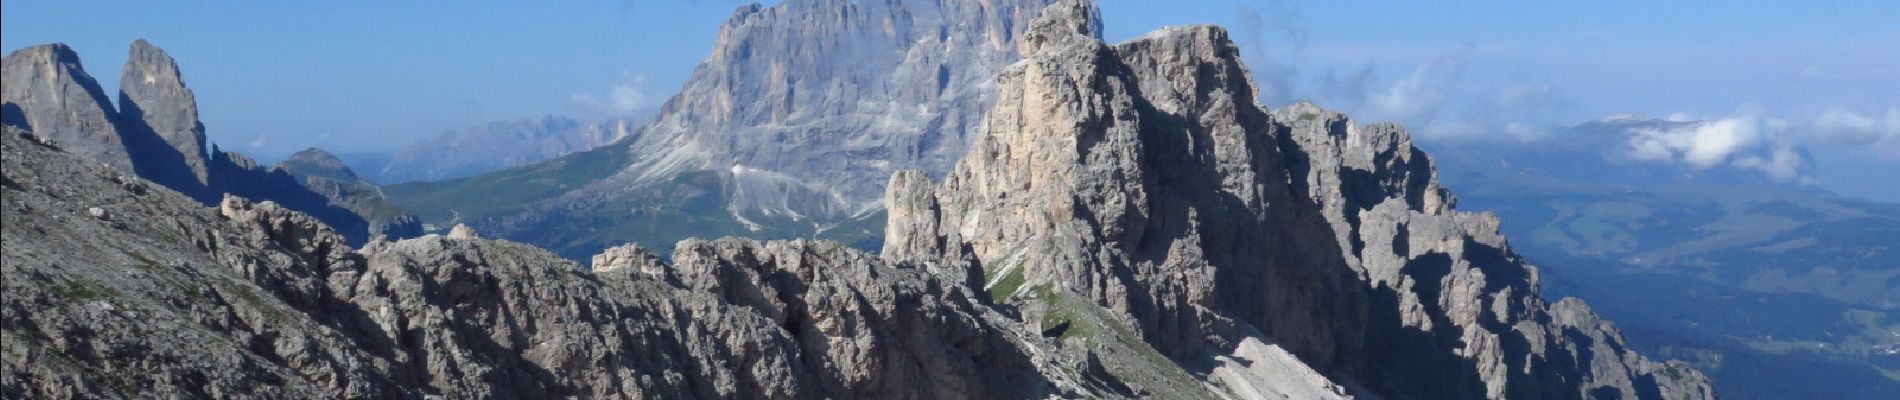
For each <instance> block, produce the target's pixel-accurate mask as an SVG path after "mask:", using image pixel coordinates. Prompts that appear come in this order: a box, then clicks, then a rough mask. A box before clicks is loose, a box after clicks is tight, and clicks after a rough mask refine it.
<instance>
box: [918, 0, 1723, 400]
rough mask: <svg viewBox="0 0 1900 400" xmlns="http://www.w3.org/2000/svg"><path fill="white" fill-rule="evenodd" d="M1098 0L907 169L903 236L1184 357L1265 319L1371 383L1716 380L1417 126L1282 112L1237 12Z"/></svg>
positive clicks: (1555, 394) (1201, 354) (1408, 388)
mask: <svg viewBox="0 0 1900 400" xmlns="http://www.w3.org/2000/svg"><path fill="white" fill-rule="evenodd" d="M1095 15H1096V12H1095V10H1094V8H1093V6H1092V5H1089V4H1087V3H1086V2H1063V3H1059V4H1058V5H1057V6H1054V7H1053V8H1052V9H1051V11H1049V12H1048V13H1047V14H1045V15H1044V18H1045V20H1038V21H1037V22H1036V24H1035V25H1033V26H1032V28H1031V30H1030V31H1029V33H1027V34H1026V35H1025V40H1024V46H1023V50H1024V53H1025V54H1024V56H1025V58H1026V59H1025V61H1024V62H1022V63H1019V64H1017V65H1016V66H1013V67H1011V68H1010V69H1008V70H1006V71H1005V72H1004V74H1003V77H1002V78H1001V82H1002V91H1001V93H1000V94H999V98H1000V99H999V101H998V103H997V105H996V107H995V108H993V109H992V110H991V111H990V113H989V118H990V119H989V121H988V123H987V125H986V126H987V133H986V134H985V135H984V136H982V137H980V138H979V139H978V142H977V143H976V144H975V145H974V146H973V149H972V150H971V153H970V154H969V155H967V156H966V158H965V159H964V161H963V162H962V164H961V165H959V167H958V169H957V170H956V171H955V172H952V173H951V174H950V175H949V176H947V177H946V178H945V179H944V182H943V183H942V185H941V187H938V188H935V189H931V188H930V185H928V184H927V183H920V182H916V180H918V179H922V175H918V174H907V175H899V176H898V177H897V178H894V180H893V182H892V184H891V187H893V188H894V189H893V194H891V198H893V199H897V200H894V201H893V204H891V205H890V206H889V209H890V210H891V211H890V215H891V216H892V217H891V222H890V223H889V224H888V226H889V227H890V229H891V230H890V231H888V233H887V240H886V248H885V255H886V256H887V257H891V258H894V259H921V260H931V259H948V260H963V261H962V262H961V264H962V265H970V266H972V268H976V269H978V271H975V272H967V274H977V273H981V274H982V275H983V276H984V287H985V289H986V290H988V291H990V292H991V293H992V294H993V295H994V296H996V297H997V298H999V299H1010V301H1011V302H1014V303H1018V304H1021V305H1023V306H1024V308H1025V309H1026V310H1028V312H1027V313H1028V314H1027V315H1029V317H1028V320H1031V321H1033V320H1036V319H1037V317H1036V316H1034V314H1036V313H1038V312H1039V311H1038V309H1041V310H1042V311H1040V313H1042V314H1043V317H1041V318H1040V319H1041V320H1042V324H1043V326H1044V327H1045V328H1047V327H1048V326H1049V324H1051V323H1052V322H1053V323H1054V324H1056V325H1058V326H1061V325H1064V324H1071V323H1073V321H1067V320H1065V319H1063V318H1062V315H1063V314H1066V313H1072V312H1073V311H1071V310H1064V309H1063V307H1059V306H1056V305H1059V304H1062V303H1064V301H1063V299H1064V298H1065V297H1068V296H1074V297H1080V298H1081V299H1084V300H1086V301H1087V303H1089V304H1088V305H1093V306H1099V307H1101V308H1103V309H1106V310H1107V311H1108V312H1109V314H1110V315H1112V316H1113V317H1114V318H1111V319H1110V321H1108V322H1106V324H1125V326H1126V327H1127V328H1129V329H1130V331H1131V333H1133V334H1134V335H1136V336H1138V337H1139V338H1141V340H1142V341H1145V342H1147V343H1149V344H1151V345H1153V346H1154V348H1155V349H1156V350H1159V351H1160V352H1161V353H1162V354H1165V355H1167V356H1169V357H1170V358H1172V359H1174V360H1176V361H1178V362H1181V363H1182V364H1183V365H1201V364H1205V363H1206V360H1208V359H1209V358H1210V357H1211V358H1215V359H1218V357H1220V355H1221V354H1223V353H1226V352H1230V351H1233V350H1234V349H1236V348H1238V347H1239V346H1238V344H1239V343H1241V342H1243V341H1244V339H1245V338H1247V336H1248V335H1249V334H1250V333H1251V332H1254V331H1257V332H1259V333H1260V334H1263V335H1264V337H1265V338H1268V339H1271V343H1275V345H1277V346H1283V347H1284V348H1285V349H1286V350H1288V351H1290V352H1291V353H1292V354H1295V355H1297V356H1298V357H1299V359H1300V360H1302V361H1303V362H1305V363H1306V364H1308V365H1311V366H1313V367H1314V368H1316V369H1318V370H1319V371H1322V372H1325V373H1326V374H1327V375H1328V376H1330V377H1333V378H1335V379H1336V380H1337V381H1338V382H1339V383H1340V384H1342V385H1344V386H1348V387H1363V388H1365V389H1364V390H1365V391H1368V392H1371V393H1383V394H1387V395H1398V394H1405V395H1411V396H1419V397H1425V398H1438V397H1445V398H1527V397H1534V398H1594V397H1597V396H1601V395H1604V394H1610V395H1611V396H1610V397H1625V396H1628V397H1657V396H1663V397H1671V398H1685V397H1687V398H1693V397H1708V396H1712V395H1713V393H1712V391H1711V390H1709V388H1708V383H1707V380H1706V378H1703V377H1702V376H1701V375H1700V374H1699V373H1696V372H1695V371H1694V370H1693V369H1691V368H1688V367H1686V366H1684V365H1681V364H1679V363H1669V364H1666V363H1658V362H1652V361H1649V360H1647V359H1645V358H1644V357H1642V356H1640V355H1637V354H1634V353H1632V352H1629V351H1627V350H1624V346H1623V345H1622V344H1621V343H1620V342H1621V341H1622V339H1621V337H1620V336H1619V335H1618V334H1617V333H1616V332H1615V330H1614V328H1613V327H1610V326H1609V325H1608V324H1602V323H1599V322H1598V321H1597V320H1596V318H1595V317H1594V315H1589V316H1587V317H1586V316H1585V315H1588V311H1587V308H1584V307H1582V306H1581V302H1577V301H1574V300H1566V301H1565V302H1560V303H1559V304H1558V305H1557V306H1549V305H1546V304H1544V303H1543V301H1542V300H1541V296H1540V295H1538V294H1537V292H1536V291H1537V289H1536V288H1537V278H1536V270H1535V269H1534V268H1532V267H1531V266H1529V265H1528V263H1526V262H1525V261H1524V260H1523V259H1522V258H1521V257H1518V256H1517V255H1516V254H1514V253H1512V252H1511V251H1510V249H1509V247H1508V246H1507V245H1505V243H1504V239H1503V237H1502V236H1501V235H1499V234H1498V233H1497V221H1496V219H1495V218H1494V217H1491V216H1489V215H1484V214H1470V213H1460V212H1456V211H1454V209H1453V208H1452V207H1453V204H1454V201H1453V200H1452V197H1451V195H1450V193H1449V192H1448V191H1446V190H1444V189H1442V188H1440V187H1438V186H1437V183H1436V177H1435V176H1434V174H1433V171H1432V166H1431V161H1430V159H1429V158H1428V157H1426V156H1425V155H1424V154H1423V152H1421V151H1419V150H1418V149H1416V148H1415V147H1413V146H1412V145H1411V143H1410V140H1409V138H1408V137H1407V136H1406V135H1405V133H1404V132H1403V130H1402V129H1400V128H1398V127H1397V126H1395V125H1390V124H1381V125H1372V126H1357V125H1354V124H1353V123H1352V122H1351V121H1350V120H1349V119H1346V118H1345V117H1344V116H1342V115H1339V114H1337V113H1331V112H1327V111H1324V110H1321V109H1318V108H1317V107H1315V106H1313V105H1311V104H1304V103H1302V104H1297V105H1293V106H1291V107H1287V108H1283V109H1280V110H1277V111H1275V112H1274V113H1272V114H1268V113H1267V112H1266V111H1265V110H1264V109H1263V108H1261V107H1260V106H1257V105H1255V104H1253V100H1252V99H1253V98H1254V96H1252V95H1251V93H1252V90H1253V88H1252V84H1251V82H1250V81H1248V78H1247V77H1246V73H1245V70H1244V68H1241V67H1240V65H1239V62H1238V57H1237V55H1236V54H1235V49H1234V46H1233V44H1232V43H1231V42H1230V41H1229V40H1228V39H1227V36H1226V33H1225V32H1224V31H1223V30H1221V29H1219V28H1216V27H1206V26H1198V27H1181V28H1168V29H1163V30H1161V31H1158V32H1155V33H1152V34H1149V35H1146V36H1143V37H1141V38H1137V39H1134V40H1132V41H1129V42H1127V43H1123V44H1119V45H1115V46H1107V45H1104V44H1102V43H1101V42H1100V40H1099V39H1098V37H1097V36H1098V35H1099V33H1098V32H1100V28H1099V24H1100V23H1099V21H1098V20H1097V19H1096V17H1095ZM899 189H902V190H906V191H908V192H904V193H899V192H897V190H899ZM900 200H901V201H900ZM1328 238H1330V240H1327V239H1328ZM972 261H973V262H972ZM952 274H953V275H956V274H966V273H964V272H953V273H952ZM1050 315H1055V316H1056V317H1054V318H1051V317H1049V316H1050ZM1553 315H1560V316H1564V317H1566V318H1555V319H1554V320H1553V317H1552V316H1553ZM1064 329H1071V330H1072V329H1077V328H1076V327H1075V326H1072V325H1071V326H1066V327H1065V328H1064ZM1098 329H1099V328H1098ZM1098 331H1112V329H1099V330H1098ZM1216 377H1217V378H1218V377H1221V375H1216ZM1242 381H1246V380H1245V379H1242ZM1226 386H1228V387H1233V386H1234V385H1226Z"/></svg>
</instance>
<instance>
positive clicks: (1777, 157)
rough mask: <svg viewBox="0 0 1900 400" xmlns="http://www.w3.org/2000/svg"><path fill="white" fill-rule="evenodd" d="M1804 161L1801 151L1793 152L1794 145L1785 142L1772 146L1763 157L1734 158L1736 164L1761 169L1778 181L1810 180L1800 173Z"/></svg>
mask: <svg viewBox="0 0 1900 400" xmlns="http://www.w3.org/2000/svg"><path fill="white" fill-rule="evenodd" d="M1805 163H1806V161H1805V160H1804V158H1803V157H1802V156H1801V153H1797V152H1795V150H1794V146H1790V145H1787V144H1780V145H1776V146H1774V150H1773V151H1771V152H1769V154H1768V156H1767V157H1765V158H1764V157H1761V156H1745V157H1742V158H1740V159H1738V160H1735V165H1737V166H1741V167H1746V168H1754V169H1758V170H1761V171H1762V172H1763V173H1766V174H1768V177H1770V178H1774V179H1775V180H1778V181H1804V182H1806V181H1810V178H1809V177H1806V176H1802V175H1801V167H1802V166H1803V164H1805Z"/></svg>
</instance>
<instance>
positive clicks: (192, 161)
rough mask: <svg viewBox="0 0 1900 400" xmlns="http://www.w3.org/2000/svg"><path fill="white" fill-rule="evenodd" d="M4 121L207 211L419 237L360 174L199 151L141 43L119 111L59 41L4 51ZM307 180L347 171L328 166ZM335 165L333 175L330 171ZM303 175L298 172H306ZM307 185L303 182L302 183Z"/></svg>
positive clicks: (357, 240) (178, 101)
mask: <svg viewBox="0 0 1900 400" xmlns="http://www.w3.org/2000/svg"><path fill="white" fill-rule="evenodd" d="M4 64H5V65H4V74H3V75H4V76H3V77H0V78H3V79H0V81H4V83H5V85H4V87H5V96H6V97H5V102H4V111H5V112H4V115H0V121H4V122H5V124H6V125H8V126H13V127H16V128H20V129H24V130H28V131H32V134H33V135H34V137H36V138H40V140H47V141H50V142H52V143H55V144H56V145H57V146H59V147H60V148H62V149H66V150H67V151H70V152H73V153H74V154H79V155H81V156H84V157H87V158H88V159H91V160H94V161H97V162H100V163H104V164H106V165H110V166H112V167H113V168H117V169H119V170H121V171H126V172H130V173H135V174H137V175H138V176H140V177H143V178H146V179H149V180H151V181H153V182H156V183H158V184H159V185H162V186H164V187H167V188H171V189H173V190H176V191H178V192H180V193H184V194H185V195H187V196H190V197H192V198H194V199H197V200H198V201H199V202H201V203H204V204H207V205H215V204H217V203H218V202H219V201H220V200H221V199H222V198H223V196H224V195H225V194H236V195H238V196H242V197H245V198H249V199H253V200H270V201H276V202H278V203H280V204H283V205H284V206H286V207H290V208H293V209H296V210H299V211H303V212H306V213H309V214H311V215H313V216H316V217H317V218H318V219H321V220H323V221H324V223H326V224H328V225H330V226H331V227H333V228H335V229H337V230H338V231H339V232H342V233H343V235H344V236H345V237H347V238H349V239H350V242H351V243H352V244H362V243H365V242H367V241H368V240H369V239H370V238H371V237H374V236H379V235H380V236H387V237H411V236H416V235H420V234H421V220H420V219H418V218H416V217H415V216H413V215H409V214H407V213H406V212H403V211H402V210H400V209H398V208H396V207H395V206H394V205H393V204H391V203H390V202H389V201H388V200H387V199H386V198H384V196H383V195H382V193H381V190H380V189H378V188H376V186H375V185H374V184H371V183H368V182H367V181H364V180H362V179H360V178H357V179H341V178H338V179H317V180H305V179H303V178H304V176H301V175H293V173H292V172H287V171H285V170H283V169H281V168H272V167H269V166H262V165H258V164H257V163H256V162H254V161H252V160H250V159H249V158H247V157H245V156H243V155H241V154H237V153H235V152H226V151H222V150H219V149H218V148H217V147H216V146H212V147H211V149H210V154H207V153H206V148H205V146H206V144H207V143H206V141H205V133H204V124H203V123H201V122H199V120H198V105H197V99H196V97H195V95H194V94H193V93H192V91H191V89H189V88H187V87H185V84H184V80H183V76H182V74H181V73H180V72H179V69H178V64H177V62H175V61H174V60H172V58H171V56H170V55H168V54H166V53H165V51H164V50H162V49H159V48H158V47H157V46H153V45H152V44H151V43H149V42H146V41H145V40H142V39H141V40H138V41H136V42H133V43H132V46H131V51H130V52H129V55H128V60H127V62H126V64H125V67H124V69H123V75H122V76H121V77H120V92H119V100H120V101H119V102H120V106H119V108H120V109H117V110H115V109H114V108H113V105H112V103H111V102H110V101H109V100H107V99H106V97H105V94H104V90H103V89H101V88H100V87H99V85H98V82H96V81H94V80H93V79H92V78H91V76H89V75H87V74H86V72H85V70H84V68H83V67H82V66H81V64H80V63H79V56H78V55H77V54H75V53H74V52H73V51H72V49H70V48H67V47H66V46H65V45H62V44H48V45H40V46H34V47H30V48H27V49H23V50H20V51H16V52H14V53H13V54H12V55H9V56H8V57H7V58H6V60H5V62H4ZM318 163H320V162H306V163H304V164H298V165H300V166H304V167H305V168H304V169H306V170H324V171H318V172H314V173H313V174H322V175H325V176H334V175H348V176H352V177H353V176H354V173H351V172H348V170H347V168H342V167H341V164H340V163H337V164H335V165H321V166H310V165H313V164H318ZM337 168H341V169H340V170H341V171H343V172H341V173H336V172H334V171H330V170H331V169H337ZM306 175H307V174H306ZM306 184H308V185H306Z"/></svg>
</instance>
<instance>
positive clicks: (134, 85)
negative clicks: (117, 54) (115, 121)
mask: <svg viewBox="0 0 1900 400" xmlns="http://www.w3.org/2000/svg"><path fill="white" fill-rule="evenodd" d="M119 108H120V109H121V110H120V113H119V114H120V116H121V118H122V119H123V120H124V121H125V122H126V125H127V126H126V128H127V129H134V130H139V131H141V132H140V134H141V136H144V137H150V138H155V139H159V140H161V141H162V142H160V143H153V145H151V146H145V147H143V148H141V149H139V151H140V152H141V153H143V154H142V157H144V158H147V159H150V160H148V161H146V162H145V163H146V164H149V165H150V167H148V168H147V169H149V170H153V173H151V174H145V173H141V175H143V176H147V177H148V178H150V179H152V180H154V181H158V182H160V183H163V184H165V185H166V186H171V187H179V186H184V185H197V186H204V185H207V184H209V183H210V177H209V175H208V172H207V164H209V163H210V158H209V156H207V155H206V151H205V150H206V148H205V127H204V124H203V123H200V122H198V100H197V97H196V96H194V95H193V94H192V93H191V89H188V88H186V87H185V82H184V76H183V75H182V74H180V73H179V72H178V63H177V62H176V61H173V60H172V57H171V55H169V54H166V53H165V50H163V49H159V48H158V46H153V45H152V44H151V43H150V42H146V41H145V40H144V39H139V40H138V41H134V42H132V50H131V52H130V53H129V54H128V55H127V56H126V62H125V68H124V72H123V73H122V74H120V76H119ZM161 143H162V145H160V144H161ZM166 150H169V151H166Z"/></svg>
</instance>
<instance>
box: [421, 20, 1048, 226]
mask: <svg viewBox="0 0 1900 400" xmlns="http://www.w3.org/2000/svg"><path fill="white" fill-rule="evenodd" d="M1048 2H1049V1H1048V0H982V1H968V0H895V1H848V0H791V1H785V2H780V3H778V4H776V5H772V6H761V5H756V4H754V5H748V6H743V7H740V8H739V9H738V10H736V11H735V12H734V13H733V15H732V17H731V18H730V19H728V20H727V21H726V22H725V24H724V25H723V26H721V27H720V29H719V38H718V40H717V41H716V42H715V44H714V46H713V49H712V52H711V54H710V55H708V56H707V57H706V59H705V60H704V61H703V62H701V63H700V65H699V67H698V68H697V69H695V70H694V72H693V74H692V76H691V77H689V78H688V80H687V82H686V83H685V84H684V85H683V86H682V87H681V88H680V93H679V94H678V95H677V96H675V97H673V98H672V99H670V100H669V101H667V102H666V103H665V104H664V105H663V106H662V107H661V109H660V110H659V112H658V114H657V115H656V116H655V117H654V119H653V120H652V121H651V122H650V123H648V124H647V125H646V126H645V127H644V128H642V129H641V130H640V131H639V134H638V135H635V138H634V139H632V140H628V141H625V142H622V143H619V144H615V145H614V146H620V149H617V150H614V152H616V154H624V155H625V159H624V160H614V161H613V164H611V165H603V166H592V167H588V168H594V169H601V170H603V171H601V172H604V173H601V174H599V175H597V176H592V175H590V176H587V177H586V178H585V179H584V180H581V181H580V182H575V183H573V184H569V185H563V186H560V187H553V188H548V189H546V190H543V191H541V193H540V194H536V195H534V197H533V198H529V199H524V200H522V201H518V202H515V203H512V204H506V205H488V204H482V205H480V206H477V204H476V203H479V201H472V200H462V199H455V198H453V197H452V196H451V197H450V198H448V199H443V197H444V196H438V195H435V194H434V193H444V192H457V191H460V190H465V189H467V188H473V187H480V186H482V185H491V184H495V182H498V181H506V180H510V179H516V178H517V177H519V176H522V175H530V178H531V180H536V181H545V180H559V179H570V177H571V176H574V175H580V174H576V173H573V172H571V171H566V170H563V171H555V169H556V168H555V167H556V166H558V165H562V164H563V163H569V164H570V165H571V164H572V163H575V162H578V161H580V157H575V158H571V159H554V160H550V161H548V162H545V163H541V164H539V165H537V166H536V167H535V168H532V169H530V170H528V172H525V173H514V172H510V173H496V174H491V175H485V176H478V177H474V178H472V179H470V180H468V181H465V182H457V183H447V184H443V185H439V186H432V187H429V188H427V189H426V191H428V192H432V193H420V194H418V195H416V196H415V197H416V198H418V199H420V200H418V201H427V202H451V203H459V204H466V206H461V207H458V208H460V209H463V210H480V211H476V212H468V213H463V214H459V216H460V217H462V220H461V221H462V222H467V223H470V224H473V225H476V226H478V227H480V228H482V229H484V230H486V231H490V232H494V234H495V235H496V236H497V237H504V238H511V239H515V240H521V241H524V242H532V243H536V244H540V245H543V246H546V247H550V248H552V249H554V250H556V251H558V252H560V253H561V254H564V255H569V256H573V255H576V254H591V253H594V252H598V251H600V249H604V248H606V247H610V246H613V245H616V244H618V243H617V242H618V241H622V240H644V241H650V242H660V243H662V244H661V246H664V243H671V242H675V241H678V240H679V239H683V238H686V237H694V236H700V237H718V236H724V235H738V234H743V235H751V236H765V237H813V236H816V237H841V238H844V239H846V240H855V239H858V237H848V236H855V235H860V232H859V231H861V230H862V229H861V228H860V227H861V226H866V225H875V221H874V220H875V219H877V218H879V217H878V216H877V215H876V213H877V211H878V209H879V208H880V207H881V205H882V204H881V203H880V202H879V200H880V199H881V198H882V195H883V192H884V187H883V186H884V184H885V181H886V180H887V179H888V178H889V177H890V175H891V173H892V172H894V171H898V170H903V169H919V170H923V171H927V172H929V173H931V174H933V175H940V174H942V173H944V172H947V171H949V170H950V168H951V166H952V165H954V164H955V163H956V160H957V159H958V158H960V157H961V156H962V155H963V154H964V152H965V149H967V145H968V143H969V140H970V137H971V136H972V135H973V134H974V133H975V132H976V128H977V125H978V124H979V123H980V121H982V118H983V117H982V111H983V110H984V109H985V108H986V107H987V104H989V103H990V102H991V101H993V100H992V98H991V94H992V93H994V92H995V84H994V77H995V75H996V72H997V71H998V70H1000V69H1001V68H1002V67H1003V66H1005V65H1008V64H1009V63H1010V62H1013V61H1015V60H1016V58H1017V53H1016V42H1017V41H1018V39H1019V36H1020V35H1021V32H1022V29H1023V28H1024V27H1026V26H1027V25H1028V22H1029V20H1030V19H1031V18H1033V17H1034V16H1035V15H1036V13H1038V12H1040V11H1041V9H1042V7H1043V6H1044V5H1046V4H1047V3H1048ZM601 153H602V154H604V153H606V152H601ZM576 169H578V168H576ZM682 186H687V187H682ZM688 193H706V198H705V199H703V200H702V199H694V200H693V202H694V203H695V204H691V205H681V206H667V205H666V204H667V203H670V202H675V201H676V200H678V199H681V198H685V197H689V195H688ZM398 201H402V202H405V203H406V204H407V202H409V201H410V200H407V199H404V198H398ZM701 203H703V204H701ZM413 208H417V209H422V208H443V207H441V206H437V205H429V204H418V205H416V206H414V207H413ZM630 209H640V210H641V211H639V212H637V213H635V215H628V214H629V213H628V212H627V210H630ZM425 214H427V213H425ZM441 214H446V213H436V214H429V215H430V216H431V217H432V218H436V217H434V216H435V215H441ZM683 220H690V221H695V222H693V223H690V224H681V223H674V222H671V221H683ZM573 226H585V227H586V228H585V229H590V230H600V231H618V232H622V233H621V234H620V235H619V236H620V237H619V238H617V239H613V240H609V239H594V238H585V237H583V238H580V239H570V238H571V237H572V236H567V235H554V234H548V231H550V230H554V229H561V228H564V227H573ZM842 232H850V233H848V234H847V233H842ZM874 236H876V233H875V232H863V233H862V237H864V238H870V237H874Z"/></svg>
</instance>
